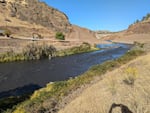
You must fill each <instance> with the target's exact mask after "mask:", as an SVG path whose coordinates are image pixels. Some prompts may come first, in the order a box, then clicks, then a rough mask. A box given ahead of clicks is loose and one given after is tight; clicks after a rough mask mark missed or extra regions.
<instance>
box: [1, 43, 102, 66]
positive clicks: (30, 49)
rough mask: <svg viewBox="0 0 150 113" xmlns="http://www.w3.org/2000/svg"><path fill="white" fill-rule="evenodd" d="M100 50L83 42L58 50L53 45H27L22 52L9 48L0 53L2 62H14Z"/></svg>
mask: <svg viewBox="0 0 150 113" xmlns="http://www.w3.org/2000/svg"><path fill="white" fill-rule="evenodd" d="M97 50H100V48H96V47H94V46H91V45H90V44H88V43H82V44H81V45H80V46H75V47H71V48H68V49H64V50H56V48H55V47H54V46H52V45H46V44H43V45H36V44H34V43H33V44H30V45H27V46H26V47H25V48H24V49H23V50H22V52H19V53H16V52H15V51H13V50H9V51H8V52H6V53H3V54H0V63H4V62H13V61H29V60H40V59H44V58H47V59H51V58H53V57H62V56H69V55H74V54H79V53H86V52H92V51H97Z"/></svg>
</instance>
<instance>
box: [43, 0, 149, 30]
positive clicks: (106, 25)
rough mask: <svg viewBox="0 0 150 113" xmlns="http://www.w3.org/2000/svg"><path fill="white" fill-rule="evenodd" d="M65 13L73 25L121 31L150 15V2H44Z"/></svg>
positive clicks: (122, 0) (49, 0)
mask: <svg viewBox="0 0 150 113" xmlns="http://www.w3.org/2000/svg"><path fill="white" fill-rule="evenodd" d="M43 1H45V2H46V3H47V4H48V5H49V6H52V7H54V8H56V9H58V10H60V11H62V12H64V13H65V14H66V15H67V16H68V18H69V21H70V22H71V23H72V24H76V25H79V26H82V27H86V28H89V29H91V30H110V31H120V30H124V29H127V28H128V26H129V25H130V24H132V23H133V22H134V21H136V20H137V19H141V18H142V17H143V16H145V15H146V14H147V13H150V0H43Z"/></svg>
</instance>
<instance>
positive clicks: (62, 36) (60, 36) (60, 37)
mask: <svg viewBox="0 0 150 113" xmlns="http://www.w3.org/2000/svg"><path fill="white" fill-rule="evenodd" d="M55 38H56V39H59V40H65V35H64V34H63V33H62V32H57V33H56V35H55Z"/></svg>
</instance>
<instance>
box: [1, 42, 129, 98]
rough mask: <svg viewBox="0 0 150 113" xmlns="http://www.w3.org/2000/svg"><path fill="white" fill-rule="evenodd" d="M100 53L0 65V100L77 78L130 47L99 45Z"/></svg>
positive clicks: (118, 55)
mask: <svg viewBox="0 0 150 113" xmlns="http://www.w3.org/2000/svg"><path fill="white" fill-rule="evenodd" d="M98 47H101V48H105V49H102V50H99V51H95V52H90V53H83V54H77V55H72V56H65V57H57V58H53V59H52V60H47V59H44V60H37V61H21V62H11V63H1V64H0V98H2V97H6V96H10V95H18V94H24V93H28V92H31V91H34V90H35V89H38V88H40V87H43V86H45V85H46V84H47V83H49V82H54V81H62V80H66V79H69V78H70V77H75V76H78V75H80V74H82V73H84V72H85V71H87V70H88V69H89V68H90V67H91V66H93V65H96V64H101V63H103V62H105V61H107V60H112V59H116V58H118V57H120V56H122V55H123V54H124V53H126V52H127V51H128V50H129V49H130V48H131V45H125V44H111V45H98Z"/></svg>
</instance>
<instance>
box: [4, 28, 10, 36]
mask: <svg viewBox="0 0 150 113" xmlns="http://www.w3.org/2000/svg"><path fill="white" fill-rule="evenodd" d="M4 35H6V36H7V37H10V35H11V31H10V30H8V29H5V31H4Z"/></svg>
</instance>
